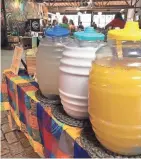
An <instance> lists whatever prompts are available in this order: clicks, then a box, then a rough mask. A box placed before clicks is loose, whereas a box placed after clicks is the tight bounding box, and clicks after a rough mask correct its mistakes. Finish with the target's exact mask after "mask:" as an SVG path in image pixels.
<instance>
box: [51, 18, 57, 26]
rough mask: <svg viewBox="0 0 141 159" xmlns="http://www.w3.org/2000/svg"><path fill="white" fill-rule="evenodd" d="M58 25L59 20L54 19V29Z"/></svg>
mask: <svg viewBox="0 0 141 159" xmlns="http://www.w3.org/2000/svg"><path fill="white" fill-rule="evenodd" d="M57 24H58V22H57V20H56V19H54V20H53V22H52V27H55V26H56V25H57Z"/></svg>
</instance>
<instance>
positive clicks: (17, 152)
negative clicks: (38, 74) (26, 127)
mask: <svg viewBox="0 0 141 159" xmlns="http://www.w3.org/2000/svg"><path fill="white" fill-rule="evenodd" d="M12 56H13V51H5V50H2V51H1V71H3V70H4V69H7V68H9V67H10V65H11V61H12ZM1 75H2V72H1ZM0 131H1V133H0V134H1V158H40V157H39V156H38V155H37V154H36V153H35V152H34V150H33V148H32V147H31V146H30V144H29V142H28V140H27V138H26V137H25V135H24V134H23V133H22V132H20V131H17V130H15V131H12V130H11V129H10V127H9V123H8V118H7V113H6V112H2V113H1V130H0Z"/></svg>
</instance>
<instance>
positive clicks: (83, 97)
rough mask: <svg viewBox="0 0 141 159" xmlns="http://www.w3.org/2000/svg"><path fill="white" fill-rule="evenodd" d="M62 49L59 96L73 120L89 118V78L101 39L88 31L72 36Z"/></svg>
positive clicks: (91, 30) (92, 30) (91, 31)
mask: <svg viewBox="0 0 141 159" xmlns="http://www.w3.org/2000/svg"><path fill="white" fill-rule="evenodd" d="M74 37H75V38H74V40H72V41H71V42H70V43H69V44H68V45H66V46H65V50H64V52H63V57H62V59H61V62H60V73H59V92H60V97H61V102H62V104H63V108H64V110H65V111H66V113H67V114H68V115H69V116H71V117H73V118H76V119H85V118H88V78H89V70H90V67H91V62H92V61H93V60H94V59H95V58H96V54H95V52H96V50H97V49H98V48H99V47H100V46H101V45H103V43H104V42H103V41H102V40H104V35H103V34H100V33H97V32H96V31H95V30H94V29H93V28H91V27H88V28H86V29H85V31H83V32H76V33H74Z"/></svg>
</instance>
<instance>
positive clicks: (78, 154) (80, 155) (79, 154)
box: [74, 142, 91, 158]
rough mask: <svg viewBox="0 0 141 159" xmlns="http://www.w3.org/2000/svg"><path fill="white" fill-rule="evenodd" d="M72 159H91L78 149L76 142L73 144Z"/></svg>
mask: <svg viewBox="0 0 141 159" xmlns="http://www.w3.org/2000/svg"><path fill="white" fill-rule="evenodd" d="M74 158H91V157H90V156H89V155H88V153H87V152H86V151H85V150H84V149H83V148H82V147H80V146H79V145H78V144H77V143H76V142H75V143H74Z"/></svg>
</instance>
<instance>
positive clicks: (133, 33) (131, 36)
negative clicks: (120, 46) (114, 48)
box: [108, 21, 141, 41]
mask: <svg viewBox="0 0 141 159" xmlns="http://www.w3.org/2000/svg"><path fill="white" fill-rule="evenodd" d="M108 38H109V39H115V40H119V41H122V40H125V41H140V40H141V29H139V23H138V22H133V21H128V22H126V24H125V27H124V29H114V30H110V31H109V32H108Z"/></svg>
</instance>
